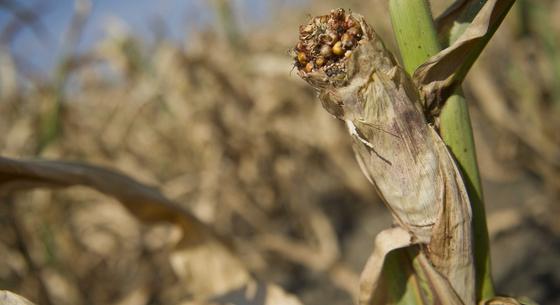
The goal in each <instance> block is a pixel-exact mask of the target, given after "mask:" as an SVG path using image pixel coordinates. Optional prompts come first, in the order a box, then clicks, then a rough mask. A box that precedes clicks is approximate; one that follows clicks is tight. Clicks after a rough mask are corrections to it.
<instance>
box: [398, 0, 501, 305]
mask: <svg viewBox="0 0 560 305" xmlns="http://www.w3.org/2000/svg"><path fill="white" fill-rule="evenodd" d="M389 10H390V14H391V21H392V24H393V32H394V33H395V36H396V39H397V43H398V45H399V49H400V53H401V57H402V59H403V64H404V67H405V69H406V71H407V72H408V73H409V74H411V75H412V74H413V73H414V71H415V70H416V68H417V67H418V66H420V65H421V64H422V63H424V62H425V61H426V59H428V58H429V57H430V56H432V55H435V54H437V53H438V52H439V51H440V45H439V43H438V39H437V35H436V31H435V27H434V23H433V19H432V15H431V12H430V7H429V4H428V2H427V0H390V1H389ZM440 131H441V136H442V138H443V141H444V142H445V143H446V144H447V146H448V147H449V149H450V150H451V152H452V154H453V156H454V157H455V159H456V161H457V164H458V165H459V167H460V169H461V172H462V175H463V178H464V180H465V182H466V186H467V191H468V193H469V198H470V201H471V205H472V211H473V230H474V252H475V253H474V259H475V268H476V290H477V291H476V295H477V299H478V300H483V299H487V298H490V297H492V296H494V285H493V282H492V276H491V273H490V272H491V269H490V248H489V239H488V229H487V226H486V215H485V211H484V203H483V201H482V186H481V183H480V176H479V172H478V166H477V161H476V155H475V146H474V139H473V134H472V129H471V122H470V117H469V112H468V108H467V104H466V101H465V98H464V97H463V95H462V92H460V91H458V92H457V93H456V94H454V95H453V96H451V97H450V98H449V99H448V101H447V103H446V105H445V106H444V107H443V109H442V111H441V116H440Z"/></svg>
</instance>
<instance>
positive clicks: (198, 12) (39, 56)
mask: <svg viewBox="0 0 560 305" xmlns="http://www.w3.org/2000/svg"><path fill="white" fill-rule="evenodd" d="M231 1H232V3H233V5H234V7H235V9H236V11H237V13H238V14H239V15H241V16H243V18H239V21H240V22H243V23H244V24H241V26H242V27H244V28H247V27H251V26H255V25H258V24H259V23H261V22H264V20H265V17H266V16H267V14H269V13H270V12H269V11H270V10H271V5H270V3H272V2H277V3H276V4H277V5H281V6H283V5H294V4H305V3H306V2H307V1H305V0H300V1H298V0H275V1H265V0H231ZM2 2H4V3H16V4H17V5H18V6H19V7H27V8H29V7H33V6H36V5H40V6H41V7H42V9H41V10H40V12H41V13H40V15H41V22H42V24H43V25H44V26H45V28H46V30H47V33H48V37H47V39H46V41H41V40H39V39H38V38H37V37H36V36H35V35H34V34H33V32H32V31H31V30H30V29H29V28H26V29H24V30H22V31H21V32H20V33H18V35H17V36H16V38H15V39H14V40H13V42H12V44H11V48H12V51H13V52H14V53H15V54H16V55H17V57H19V58H24V59H25V61H26V62H29V63H30V64H32V65H33V66H34V67H36V68H38V69H39V70H43V71H46V70H47V71H48V70H49V69H50V68H52V67H53V66H54V64H55V63H56V60H57V58H59V56H60V54H61V51H62V48H61V46H62V41H63V40H64V37H65V34H66V31H67V29H68V26H69V24H70V21H71V18H72V15H73V11H74V0H0V3H2ZM91 3H92V5H93V6H92V10H91V14H90V17H89V19H88V22H87V24H86V27H85V28H84V31H83V34H82V37H81V40H80V44H79V45H78V50H80V49H82V50H83V49H87V48H89V47H91V46H92V45H93V44H94V43H95V41H97V40H99V39H101V38H103V36H104V35H105V30H104V29H105V26H106V23H107V21H108V20H110V19H111V18H116V19H119V20H122V21H123V22H124V23H125V24H127V25H128V27H129V28H130V29H131V30H132V32H133V33H135V34H136V35H138V36H145V38H150V37H151V36H153V31H152V28H153V26H152V25H153V23H154V22H155V20H157V19H159V20H160V21H164V24H165V28H166V34H167V36H168V38H170V39H172V40H175V41H181V40H182V39H183V38H184V35H185V34H186V33H187V32H188V31H187V29H186V27H187V26H188V24H193V23H194V24H208V25H211V24H212V23H213V20H214V16H213V15H212V10H211V9H210V5H211V2H210V1H209V0H91ZM12 19H13V16H12V14H9V13H8V12H7V11H6V9H5V6H0V29H3V28H4V27H5V25H6V24H8V23H9V22H10V21H11V20H12Z"/></svg>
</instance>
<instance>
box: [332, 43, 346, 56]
mask: <svg viewBox="0 0 560 305" xmlns="http://www.w3.org/2000/svg"><path fill="white" fill-rule="evenodd" d="M332 52H333V53H334V54H335V55H342V54H344V49H343V48H342V43H341V42H340V41H337V42H336V43H335V44H334V46H333V47H332Z"/></svg>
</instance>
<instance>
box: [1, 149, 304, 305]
mask: <svg viewBox="0 0 560 305" xmlns="http://www.w3.org/2000/svg"><path fill="white" fill-rule="evenodd" d="M76 185H82V186H87V187H90V188H93V189H95V190H97V191H99V192H101V193H104V194H106V195H109V196H112V197H115V198H116V199H118V200H119V201H120V202H121V203H122V204H123V205H124V206H125V207H126V208H127V209H128V211H130V213H131V214H132V215H134V216H135V217H137V218H138V219H139V220H142V221H144V222H147V223H155V222H168V223H172V224H174V225H177V226H178V227H179V228H180V229H181V230H182V233H183V235H182V237H181V239H180V241H179V242H178V243H177V245H176V246H175V249H174V252H173V253H172V255H171V265H172V267H174V270H175V272H176V273H177V275H178V276H179V278H181V279H182V280H183V283H185V285H186V288H187V291H188V292H189V293H190V294H191V295H192V296H193V298H194V301H202V302H204V301H205V300H211V299H216V298H219V299H220V300H222V301H224V302H223V303H232V304H253V303H251V302H252V301H251V300H250V299H249V294H245V298H244V299H240V298H239V296H237V295H236V294H232V292H235V291H238V290H240V289H243V290H245V289H249V288H248V287H251V285H252V284H251V283H253V280H252V279H251V276H250V275H249V272H248V271H247V270H246V269H245V267H244V266H243V264H242V263H241V261H240V260H239V259H238V258H237V257H236V256H235V255H234V253H233V252H232V249H231V248H230V247H228V246H227V244H226V243H225V242H224V240H223V239H222V238H220V237H218V236H217V235H216V234H215V233H213V231H212V230H211V229H210V228H209V227H207V226H206V225H204V224H203V223H202V222H200V221H199V220H198V219H197V218H195V217H194V216H192V215H191V214H190V213H189V212H188V211H187V210H185V209H184V208H182V207H181V206H180V205H179V204H177V203H175V202H173V201H171V200H169V199H167V198H166V197H165V196H163V195H162V194H161V193H160V192H159V191H158V190H156V189H155V188H152V187H149V186H146V185H143V184H141V183H139V182H137V181H136V180H134V179H132V178H130V177H127V176H125V175H123V174H121V173H118V172H115V171H112V170H109V169H105V168H101V167H98V166H93V165H88V164H82V163H71V162H61V161H17V160H12V159H8V158H2V157H0V195H7V194H9V193H11V192H14V191H17V190H22V189H30V188H36V187H51V188H52V187H54V188H57V187H70V186H76ZM259 287H261V290H262V291H261V295H262V294H264V295H265V296H267V298H265V299H264V301H265V302H263V303H258V304H263V305H273V304H295V305H298V304H300V303H299V301H298V300H297V299H296V298H294V297H293V296H290V295H288V294H286V293H284V292H282V290H281V289H280V288H278V287H276V286H274V285H271V284H264V286H263V285H261V286H259ZM263 287H264V288H263ZM263 289H264V290H263ZM228 296H230V297H228ZM233 296H235V298H234V297H233ZM0 298H1V296H0ZM0 300H1V299H0ZM0 303H1V304H4V303H2V302H0ZM8 304H10V303H8ZM14 304H20V303H14ZM21 304H25V303H21ZM255 304H257V303H255Z"/></svg>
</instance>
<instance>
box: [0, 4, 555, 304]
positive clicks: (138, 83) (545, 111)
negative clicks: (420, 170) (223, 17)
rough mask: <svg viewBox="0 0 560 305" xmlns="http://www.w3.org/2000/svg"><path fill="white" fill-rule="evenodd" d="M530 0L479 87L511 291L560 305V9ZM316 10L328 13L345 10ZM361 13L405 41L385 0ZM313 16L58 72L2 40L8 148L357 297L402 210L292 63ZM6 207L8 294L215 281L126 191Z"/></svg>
mask: <svg viewBox="0 0 560 305" xmlns="http://www.w3.org/2000/svg"><path fill="white" fill-rule="evenodd" d="M316 2H318V1H316ZM366 2H367V3H368V4H366ZM443 2H444V1H435V3H434V9H435V10H437V9H438V7H440V6H439V5H438V4H441V3H443ZM528 2H529V1H527V2H525V1H521V0H519V1H518V4H516V6H517V7H516V8H515V10H516V11H514V12H513V14H511V16H509V17H508V19H507V20H506V24H505V25H504V26H503V27H502V28H501V29H500V32H498V33H497V34H496V35H495V38H494V39H493V42H492V43H491V44H490V45H489V47H488V48H487V51H485V52H486V53H485V54H483V56H482V57H481V59H480V60H479V62H478V64H477V65H475V67H474V68H473V70H472V71H471V74H470V76H469V78H468V81H467V83H466V88H465V89H466V91H467V94H468V95H470V97H472V98H470V100H471V101H472V113H473V119H474V122H475V132H476V133H477V134H476V140H477V148H478V150H479V161H480V164H481V168H482V175H483V178H484V179H485V182H486V185H487V186H486V188H485V191H486V197H487V200H486V201H487V207H488V210H489V221H488V222H489V226H490V231H491V238H492V242H493V244H494V245H496V247H493V251H494V252H493V256H494V266H495V270H496V272H495V275H496V280H497V284H498V285H497V286H498V289H499V290H500V291H502V292H503V293H506V294H515V295H528V296H530V297H531V298H533V299H535V300H537V301H539V302H540V303H542V304H556V303H558V302H560V294H559V293H558V291H560V289H559V287H560V273H559V272H558V271H557V270H558V262H557V261H556V259H555V257H557V256H558V254H559V253H560V245H559V243H558V238H559V237H560V226H559V225H558V222H557V220H556V219H557V217H558V215H560V208H559V206H558V204H557V203H558V199H559V196H560V161H559V160H560V137H559V136H558V133H557V130H558V129H559V128H560V120H558V116H559V114H560V93H559V91H558V88H560V77H558V76H559V75H560V67H559V65H558V63H559V62H560V59H559V57H558V56H560V55H558V54H557V53H556V52H554V50H555V49H557V48H558V43H557V42H558V41H559V40H560V23H558V21H557V20H560V18H557V16H560V5H558V3H556V2H554V1H541V2H539V3H538V4H533V3H530V4H529V3H528ZM523 3H527V4H526V6H523ZM313 5H314V6H313V13H314V14H315V13H316V12H315V10H316V11H317V12H321V13H322V12H325V11H329V9H330V8H331V7H336V6H340V3H336V2H335V1H321V2H320V3H319V2H318V3H316V4H313ZM343 5H344V6H350V7H351V8H352V9H353V10H354V11H359V12H361V13H362V14H364V15H366V18H367V19H369V20H374V22H375V23H376V30H377V31H378V32H379V33H380V34H381V35H382V36H384V37H387V38H389V37H390V36H389V35H388V31H387V30H388V29H389V25H388V24H387V22H389V21H388V18H387V17H386V16H385V15H384V13H382V12H385V9H384V5H385V4H384V3H383V1H350V2H344V4H343ZM374 6H375V9H374ZM441 7H443V5H441ZM292 10H293V9H292ZM306 12H307V11H303V12H301V13H299V12H298V14H293V11H292V12H291V13H290V12H285V13H284V12H278V14H280V15H281V14H285V15H282V16H281V17H280V16H275V17H274V18H277V19H275V20H282V22H281V23H279V22H275V23H271V24H268V25H266V27H264V28H263V29H261V30H258V29H251V30H250V31H251V33H250V34H251V35H245V33H244V32H241V33H239V37H240V38H239V39H242V41H243V43H241V44H232V43H228V42H227V40H226V39H220V38H219V37H220V36H219V35H218V36H216V35H210V34H211V33H213V32H212V31H214V30H211V29H204V30H203V31H202V30H201V31H200V32H196V33H192V34H191V35H190V36H189V39H188V43H186V46H185V47H179V46H177V45H173V44H171V43H168V42H166V41H165V40H163V41H160V42H158V43H157V44H149V43H146V42H144V41H143V40H142V39H140V38H138V37H134V36H133V35H132V34H130V33H127V32H114V33H110V34H109V35H108V36H107V37H106V38H105V39H103V40H102V41H100V42H99V43H98V44H97V45H96V46H95V47H94V48H92V49H91V50H89V51H87V52H84V53H75V52H72V53H69V54H68V55H67V57H66V58H65V59H64V60H61V64H60V66H61V67H60V68H59V70H60V71H62V73H59V75H58V76H57V77H56V78H48V77H47V78H45V77H43V78H40V77H38V75H37V74H36V73H34V72H33V71H31V72H30V71H29V70H28V69H26V67H25V65H24V64H23V63H22V60H21V58H20V57H19V56H18V54H15V53H13V52H11V51H10V49H9V43H8V44H6V42H5V41H4V42H3V44H2V45H0V52H1V53H0V61H1V62H2V64H1V65H0V94H1V100H0V113H1V115H2V119H1V120H0V133H1V134H2V140H1V141H0V151H1V154H2V156H4V157H13V158H16V157H17V158H23V157H25V158H48V159H63V160H72V161H85V162H88V163H94V164H99V165H104V166H107V167H111V168H115V169H118V170H120V171H122V172H124V173H126V174H127V175H129V176H132V177H135V179H137V180H139V181H142V182H143V183H145V184H148V185H152V186H157V187H158V188H159V189H160V190H161V192H162V193H163V194H164V195H165V196H167V197H168V198H170V199H171V200H173V201H174V202H177V203H179V204H180V205H181V206H182V208H184V209H185V210H186V211H188V212H189V213H191V214H192V215H194V216H196V217H197V218H198V219H199V220H200V221H201V222H202V223H204V224H205V228H207V229H208V230H209V231H211V232H213V233H212V234H213V235H215V236H218V239H219V240H222V241H223V242H224V244H226V245H227V247H226V248H227V249H228V250H227V251H231V252H233V253H235V256H236V257H238V258H239V259H240V262H241V264H242V265H243V266H244V267H243V268H246V270H249V271H250V272H251V274H252V275H254V277H255V278H256V279H258V280H265V281H269V282H274V283H276V284H278V285H279V286H282V287H283V288H284V289H285V290H287V291H289V292H291V293H294V294H296V295H298V296H299V297H300V298H301V299H302V301H303V302H304V303H307V304H319V303H321V302H323V303H324V302H329V303H331V304H343V303H344V304H348V303H349V302H351V298H352V296H351V295H352V294H354V293H355V289H356V288H357V274H358V272H359V270H360V269H361V268H362V267H363V264H364V263H365V260H366V258H367V255H368V254H369V252H370V250H371V246H372V241H373V236H375V233H377V232H378V231H379V230H380V229H381V228H384V227H386V226H387V225H388V223H389V222H390V216H389V215H388V214H387V213H386V212H385V211H384V210H383V208H382V207H381V205H379V204H374V202H376V201H378V199H377V197H376V195H375V193H374V191H373V190H372V189H371V188H370V186H369V184H368V182H367V180H366V179H365V178H363V176H362V174H361V173H360V170H359V169H358V166H357V165H356V164H355V160H354V157H353V154H352V152H351V150H350V143H349V142H350V141H349V139H348V138H347V136H346V131H345V130H344V129H343V126H342V125H341V124H338V123H335V120H333V119H332V118H331V117H330V116H329V115H328V114H327V113H325V112H324V111H323V109H321V107H320V105H319V104H318V103H316V101H315V97H314V93H313V92H312V90H311V89H310V88H308V87H307V86H306V84H305V83H304V82H303V81H301V80H299V79H298V78H297V76H296V75H295V73H290V69H291V68H292V66H291V65H292V61H291V59H290V57H289V56H288V55H287V54H286V50H288V48H289V47H291V44H292V42H293V41H295V35H296V33H295V31H294V29H297V25H298V24H301V23H303V22H302V20H306V17H305V13H306ZM288 16H289V17H288ZM555 16H556V17H555ZM384 22H385V23H384ZM278 25H281V26H278ZM24 26H25V24H24ZM270 33H275V34H274V35H272V36H271V35H270ZM385 40H386V41H387V40H388V39H385ZM240 45H241V46H242V47H240ZM389 45H391V44H390V43H389ZM329 47H331V50H330V51H331V52H332V54H334V55H329V56H335V55H336V56H343V55H338V54H337V52H338V51H335V48H336V44H333V45H332V46H330V45H329ZM321 51H322V48H321V49H319V52H321ZM341 54H342V53H341ZM310 55H313V56H315V54H309V53H305V58H302V60H301V65H302V67H303V68H306V67H307V64H308V63H309V62H310V61H309V60H308V59H310V58H312V56H310ZM323 55H325V59H326V62H325V63H323V65H328V64H329V61H328V60H329V58H328V56H326V55H328V54H327V52H326V50H325V53H324V54H323ZM296 56H299V54H296ZM313 58H314V60H315V61H314V63H313V64H314V65H319V63H317V59H318V58H316V57H313ZM298 59H299V57H298ZM304 62H305V66H303V63H304ZM312 68H313V67H311V68H310V69H312ZM47 129H48V130H50V129H52V130H53V132H52V133H45V130H47ZM2 179H4V178H2ZM2 181H4V180H2ZM109 195H111V194H109ZM1 200H2V204H1V205H0V232H3V233H2V234H0V257H2V259H1V260H0V288H1V289H8V290H11V291H14V292H17V293H18V294H21V295H23V296H25V297H26V298H28V299H30V300H32V301H35V302H37V303H41V304H193V303H192V300H193V295H195V294H197V293H204V291H202V290H204V287H202V286H198V287H195V288H193V286H190V288H189V282H188V281H186V280H185V279H186V278H187V279H188V275H186V277H185V275H180V274H178V273H177V272H176V271H177V268H176V266H174V265H173V264H172V263H170V261H169V255H170V253H172V252H173V251H174V250H175V245H176V244H177V242H178V241H179V240H180V239H181V233H180V232H178V230H177V229H176V228H174V227H173V226H170V225H168V224H165V223H164V222H160V223H158V224H156V225H153V224H152V225H147V224H144V223H141V222H139V221H138V220H137V219H136V218H135V217H133V215H134V213H132V214H131V213H130V212H129V211H127V210H125V209H123V208H122V206H121V205H120V204H119V203H118V202H117V201H116V200H114V199H112V198H111V197H110V196H106V195H102V194H100V193H99V192H94V191H91V189H88V188H85V187H75V188H71V189H65V190H54V191H53V190H46V189H41V190H34V191H30V192H18V193H7V192H3V193H2V199H1ZM169 221H172V220H169ZM198 255H199V256H201V257H202V258H205V255H206V254H204V252H202V253H201V252H198ZM535 257H539V260H535V259H534V258H535ZM202 271H206V270H202ZM192 289H200V290H201V291H202V292H200V291H193V290H192ZM248 289H249V288H248ZM252 289H256V290H257V291H259V289H258V287H257V288H254V287H253V288H252ZM257 294H258V293H257ZM216 302H218V301H216Z"/></svg>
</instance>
